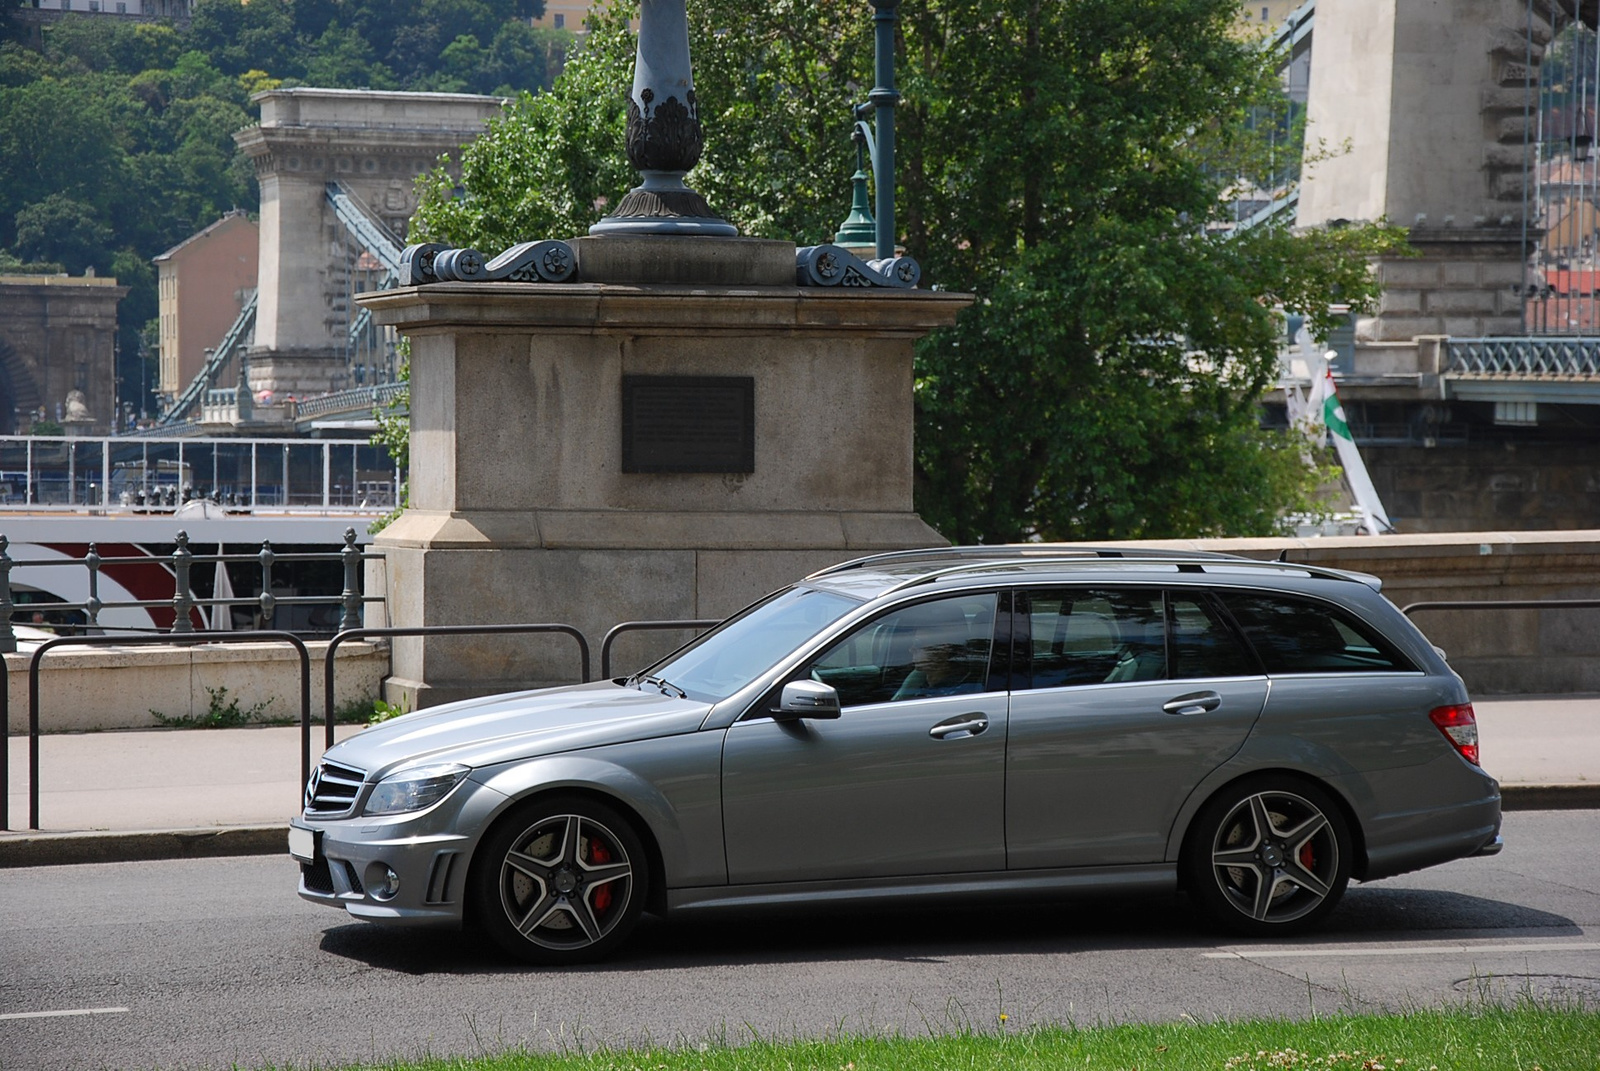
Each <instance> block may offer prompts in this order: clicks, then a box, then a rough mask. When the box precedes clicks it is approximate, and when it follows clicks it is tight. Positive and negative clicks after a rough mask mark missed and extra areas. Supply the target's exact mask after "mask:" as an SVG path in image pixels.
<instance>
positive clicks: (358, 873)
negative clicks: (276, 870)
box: [289, 781, 506, 926]
mask: <svg viewBox="0 0 1600 1071" xmlns="http://www.w3.org/2000/svg"><path fill="white" fill-rule="evenodd" d="M505 802H506V798H505V797H504V796H503V795H501V794H500V793H498V792H496V791H494V790H493V789H491V788H486V787H484V786H483V785H480V784H477V783H475V782H473V781H464V782H462V783H461V785H460V786H458V787H457V789H456V790H455V791H454V792H452V793H451V794H450V795H449V796H447V797H446V798H445V799H443V800H441V801H440V802H439V803H437V804H435V805H434V806H433V807H431V808H429V809H427V810H425V811H419V812H417V813H416V814H405V815H393V816H386V817H382V818H369V817H366V816H363V815H355V816H353V817H349V818H337V819H323V818H316V819H308V818H306V817H304V816H296V817H295V818H292V819H290V821H289V824H290V826H291V827H293V828H296V829H304V830H310V831H311V832H312V834H313V835H314V837H315V842H316V848H315V854H314V856H313V858H312V859H311V860H310V861H309V862H308V861H306V860H305V859H302V858H297V859H296V861H297V862H299V863H300V888H299V892H300V896H301V898H302V899H305V900H309V901H310V902H312V903H314V904H323V905H325V906H327V907H342V908H344V909H345V911H347V912H349V913H350V914H351V915H352V916H354V917H355V918H359V919H366V920H368V921H371V922H386V923H397V924H411V925H419V926H459V925H460V924H461V921H462V917H463V905H464V901H465V898H466V882H467V867H468V865H469V864H470V862H471V860H472V852H473V849H475V848H476V847H477V842H478V837H479V835H480V833H481V832H482V830H483V829H484V828H486V826H487V824H488V818H489V816H491V815H492V814H493V813H494V812H495V811H497V810H498V809H499V807H500V805H502V804H503V803H505ZM390 872H392V873H393V874H394V875H396V876H397V877H398V878H399V884H398V888H396V889H395V890H394V892H393V894H392V895H390V894H388V893H387V891H386V890H385V888H384V885H385V883H386V879H387V877H388V875H389V873H390Z"/></svg>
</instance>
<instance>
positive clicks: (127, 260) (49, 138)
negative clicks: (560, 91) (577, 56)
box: [0, 0, 573, 398]
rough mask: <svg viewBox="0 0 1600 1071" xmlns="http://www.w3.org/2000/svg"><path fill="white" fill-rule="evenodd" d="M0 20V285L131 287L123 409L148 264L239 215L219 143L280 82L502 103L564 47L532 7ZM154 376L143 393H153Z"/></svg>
mask: <svg viewBox="0 0 1600 1071" xmlns="http://www.w3.org/2000/svg"><path fill="white" fill-rule="evenodd" d="M15 6H16V5H15V4H13V3H7V4H5V5H4V7H3V8H0V28H3V29H4V31H5V32H4V33H3V34H0V273H16V272H34V273H38V272H60V271H66V272H69V273H71V274H74V275H77V274H82V273H83V271H84V270H85V269H88V268H93V269H94V270H95V271H96V272H97V273H99V274H102V275H115V276H116V277H117V279H118V281H119V282H122V283H125V284H127V285H129V286H131V287H132V288H133V289H132V291H131V292H130V293H129V295H128V296H127V298H125V299H124V300H123V302H122V305H121V307H120V309H119V326H120V331H119V336H120V345H119V351H120V355H121V361H120V364H119V367H118V375H119V376H120V377H121V379H122V396H123V397H124V398H136V397H137V396H138V391H139V385H140V381H141V376H140V369H139V366H138V362H139V360H140V358H141V355H144V356H145V358H146V359H147V360H150V361H153V360H154V349H155V347H154V337H153V333H152V328H153V324H152V321H153V320H154V319H155V317H156V276H155V267H154V265H153V264H152V263H151V258H153V257H155V256H157V255H159V254H160V253H162V252H164V251H165V250H167V249H169V248H171V247H172V246H173V245H175V244H177V243H178V242H180V241H182V240H183V239H184V238H186V237H188V236H189V235H191V234H193V233H194V232H195V231H197V230H199V229H200V228H202V227H204V226H206V225H207V224H209V223H211V222H213V221H214V220H216V219H217V218H218V217H219V216H221V215H222V214H223V213H225V212H227V211H229V210H230V209H232V208H243V209H246V210H249V211H254V210H255V209H256V207H257V204H256V198H257V193H256V187H255V181H254V179H253V177H252V173H251V169H250V165H249V161H248V160H247V159H246V158H245V157H244V156H243V154H241V153H240V152H239V151H238V149H237V147H236V146H235V145H234V142H233V134H234V132H235V131H236V130H239V129H240V128H241V127H244V126H246V125H248V124H249V123H251V122H253V121H254V120H255V118H256V115H255V109H254V107H253V106H252V105H251V103H250V97H251V95H252V94H254V93H256V92H259V91H261V90H263V89H272V88H276V87H279V86H292V85H315V86H326V87H333V88H350V89H353V88H361V87H366V88H371V89H404V90H429V91H437V92H461V93H491V94H500V95H507V96H509V95H512V94H515V93H517V92H520V91H530V92H537V91H539V90H542V89H545V88H547V87H548V86H549V85H550V84H551V82H552V81H553V80H554V78H555V76H556V75H557V74H558V73H559V72H560V69H561V66H562V64H563V63H564V62H565V58H566V56H567V54H568V53H569V52H570V51H571V49H572V45H573V37H572V35H571V34H569V33H568V32H567V31H565V30H547V29H541V28H536V27H534V26H532V25H531V24H530V22H529V19H530V18H531V17H535V16H537V15H539V14H541V13H542V12H543V8H544V3H543V0H249V2H248V3H246V2H244V0H199V2H198V3H196V5H195V11H194V18H193V20H192V21H191V22H190V24H189V25H187V26H176V25H173V24H171V23H168V22H146V21H135V20H130V19H121V18H112V17H104V16H98V15H91V14H87V13H85V14H67V15H64V16H62V17H61V18H59V19H58V20H54V21H48V22H44V23H42V24H40V23H24V22H23V21H22V20H21V18H20V17H19V16H17V15H16V14H13V13H11V9H12V8H14V7H15ZM154 379H155V376H154V374H153V371H150V374H148V375H147V376H146V381H147V382H149V383H153V382H154Z"/></svg>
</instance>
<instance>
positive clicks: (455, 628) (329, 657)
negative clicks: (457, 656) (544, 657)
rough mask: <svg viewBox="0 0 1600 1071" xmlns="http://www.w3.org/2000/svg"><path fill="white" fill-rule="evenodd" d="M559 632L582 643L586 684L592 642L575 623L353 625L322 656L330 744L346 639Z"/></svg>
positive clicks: (305, 759)
mask: <svg viewBox="0 0 1600 1071" xmlns="http://www.w3.org/2000/svg"><path fill="white" fill-rule="evenodd" d="M536 632H558V633H561V634H562V635H564V636H571V637H572V638H573V639H574V640H576V641H577V644H578V673H579V680H581V681H582V682H584V683H588V681H589V641H588V640H587V639H586V638H584V635H583V633H582V632H580V631H578V630H577V629H576V628H574V627H573V626H571V625H563V624H559V623H551V622H542V623H539V624H512V625H419V626H416V627H412V628H352V629H345V630H344V631H342V632H340V633H338V634H337V635H336V636H334V637H333V639H331V640H329V641H328V650H327V653H326V654H324V655H323V656H322V685H323V724H324V731H325V738H326V740H327V746H328V747H332V746H333V668H334V666H333V656H334V652H335V651H337V650H338V649H339V646H340V644H342V643H344V642H345V641H346V640H361V639H368V638H372V637H382V638H390V637H395V636H492V635H496V634H505V633H513V634H515V633H536ZM310 756H311V742H310V740H309V739H307V740H304V741H302V743H301V764H302V765H303V766H305V767H306V775H305V779H306V780H309V779H310V777H311V772H310V767H309V763H310Z"/></svg>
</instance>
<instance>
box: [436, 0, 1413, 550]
mask: <svg viewBox="0 0 1600 1071" xmlns="http://www.w3.org/2000/svg"><path fill="white" fill-rule="evenodd" d="M1236 8H1237V4H1236V3H1235V2H1234V0H921V2H916V3H905V4H903V5H902V22H901V25H900V32H899V37H898V41H897V55H898V58H897V63H898V71H899V76H900V83H901V87H902V91H903V92H904V94H905V101H904V103H903V104H902V106H901V108H900V112H899V134H900V146H899V148H900V155H899V160H900V171H899V178H900V182H899V189H898V208H899V222H900V234H901V236H902V237H903V240H904V243H905V245H906V247H907V249H908V251H909V253H910V254H911V255H913V256H915V257H916V258H917V259H918V260H919V261H920V262H921V263H922V265H923V267H924V272H925V275H924V278H925V280H926V281H927V282H929V283H934V284H938V285H941V286H944V287H946V288H949V289H960V290H966V291H970V292H972V293H974V294H975V295H976V296H977V302H976V303H975V304H974V305H973V307H972V308H971V309H970V310H968V311H967V312H966V313H965V314H963V316H962V317H961V319H960V321H959V322H958V324H957V325H956V326H955V327H954V328H952V329H950V330H947V331H942V332H939V333H937V334H935V335H934V336H932V337H931V338H929V339H927V340H926V341H925V342H924V343H923V344H922V345H921V346H920V347H919V350H918V354H917V366H916V369H917V379H916V407H917V427H918V437H917V470H916V478H917V506H918V509H919V510H921V511H922V513H923V515H924V516H925V517H927V518H928V519H929V520H930V521H931V522H932V523H934V524H935V525H936V526H937V527H939V528H940V530H941V531H943V532H944V533H945V534H946V535H947V536H950V537H951V538H953V539H956V540H958V541H963V542H968V541H999V540H1017V539H1031V538H1043V539H1081V538H1138V537H1160V536H1200V535H1217V534H1256V533H1266V532H1270V531H1272V530H1274V529H1275V528H1276V527H1277V526H1278V525H1279V524H1280V523H1281V522H1280V520H1279V518H1280V516H1281V513H1282V511H1283V510H1284V509H1285V508H1292V507H1296V506H1300V505H1303V504H1304V503H1305V502H1306V501H1307V496H1308V495H1309V494H1310V492H1311V490H1312V486H1313V483H1314V477H1315V474H1314V473H1313V472H1312V471H1311V470H1309V469H1308V468H1307V467H1306V466H1305V465H1304V464H1303V462H1302V460H1301V457H1300V449H1299V447H1298V445H1295V444H1291V443H1289V442H1288V441H1287V440H1286V439H1285V438H1284V437H1283V436H1281V435H1277V434H1273V433H1269V432H1266V431H1263V430H1262V429H1261V427H1260V420H1259V402H1260V398H1261V395H1262V393H1263V391H1264V390H1265V389H1266V388H1267V387H1268V386H1270V384H1271V382H1272V379H1273V377H1274V375H1275V373H1276V353H1277V341H1278V338H1279V337H1280V334H1281V331H1282V318H1281V312H1280V310H1287V311H1292V312H1298V313H1302V314H1306V315H1308V316H1309V317H1310V318H1311V320H1312V322H1313V325H1314V326H1316V327H1320V328H1322V329H1327V328H1328V327H1330V326H1331V318H1330V316H1329V314H1328V311H1327V309H1328V304H1329V303H1330V302H1331V301H1335V300H1337V301H1342V302H1344V303H1347V304H1349V305H1350V306H1352V307H1354V308H1356V309H1358V310H1359V309H1365V308H1368V307H1370V304H1371V302H1372V301H1373V299H1374V298H1375V284H1374V282H1373V280H1372V278H1371V276H1370V273H1369V272H1368V270H1367V257H1368V255H1370V254H1372V253H1374V252H1377V251H1380V250H1392V249H1394V248H1397V245H1398V243H1399V242H1400V238H1399V236H1398V234H1397V232H1395V231H1392V230H1388V229H1384V228H1351V229H1347V230H1343V231H1316V232H1312V233H1308V234H1295V233H1291V232H1289V231H1288V230H1286V229H1284V228H1282V227H1268V228H1258V229H1255V230H1251V231H1246V232H1239V233H1234V232H1231V231H1229V230H1227V229H1226V228H1225V227H1224V226H1223V224H1224V223H1225V219H1224V216H1225V210H1226V204H1225V201H1224V199H1223V196H1222V195H1223V193H1224V192H1225V190H1226V188H1227V187H1228V185H1229V183H1230V181H1232V176H1234V175H1237V174H1241V173H1245V172H1249V171H1251V170H1253V169H1258V168H1260V167H1263V166H1265V165H1264V160H1265V150H1264V147H1263V145H1262V144H1261V142H1260V139H1259V138H1258V137H1256V136H1255V134H1254V133H1253V131H1255V130H1259V129H1262V128H1263V127H1266V126H1269V125H1270V124H1264V123H1262V122H1261V117H1262V115H1263V114H1270V113H1271V112H1272V111H1273V109H1281V106H1282V96H1281V93H1280V91H1279V89H1278V84H1277V80H1276V73H1275V65H1274V62H1273V57H1271V56H1269V55H1267V54H1265V53H1263V52H1262V51H1261V50H1260V49H1259V48H1258V47H1257V46H1256V45H1255V44H1254V43H1252V42H1248V41H1242V40H1240V39H1238V38H1237V37H1236V36H1235V35H1234V34H1233V33H1232V32H1231V30H1232V22H1233V19H1234V17H1235V15H1236ZM691 23H692V26H691V32H692V38H693V48H694V51H695V57H696V92H697V97H698V99H699V101H700V105H701V115H702V118H703V120H704V121H705V124H706V126H707V150H706V153H705V156H704V158H703V159H702V162H701V164H700V166H699V167H698V168H697V169H696V171H695V173H694V174H693V175H692V176H691V177H690V181H691V183H692V184H693V185H695V187H696V188H698V189H700V190H701V191H702V192H704V193H706V194H707V195H708V196H709V197H710V199H711V201H712V204H713V205H714V206H715V207H717V208H718V209H719V210H720V211H722V212H723V213H724V214H725V215H726V216H727V217H728V218H730V219H731V220H733V221H735V222H737V223H738V224H740V226H741V228H742V229H743V230H744V232H745V233H750V234H757V235H763V236H768V237H777V238H787V239H790V240H793V241H796V242H798V243H800V244H814V243H816V242H820V241H827V240H829V239H830V238H831V234H832V231H833V229H834V227H835V225H836V224H837V221H838V220H839V219H840V218H841V217H842V216H843V214H844V209H845V207H846V205H847V190H846V182H847V177H848V175H849V173H850V171H851V170H853V152H852V149H851V147H850V144H849V141H848V134H849V129H850V124H851V113H850V106H851V105H852V104H854V103H856V102H858V101H860V100H862V99H863V98H864V97H865V95H866V91H867V88H869V87H870V85H871V75H872V67H871V38H870V32H871V31H870V25H869V20H868V18H867V17H866V13H865V12H864V10H863V8H862V6H861V5H860V4H859V3H853V2H849V0H792V2H790V3H785V4H781V5H767V4H757V3H755V2H754V0H705V2H704V3H700V4H696V5H693V6H692V7H691ZM590 31H591V32H590V33H589V35H588V47H587V49H586V51H585V52H584V53H583V54H581V55H580V56H578V57H576V58H575V59H574V60H573V61H572V62H571V63H570V64H569V66H568V68H567V70H566V72H565V73H564V74H563V75H562V77H561V78H560V79H558V80H557V81H556V83H555V85H554V87H553V89H552V91H551V92H549V93H546V94H542V95H540V96H539V97H537V98H524V99H522V100H520V101H519V102H518V103H517V104H516V106H515V107H514V108H513V109H512V110H511V111H510V112H509V113H508V114H507V116H506V117H505V119H504V120H502V121H501V122H499V123H498V124H496V125H495V126H494V127H493V128H492V130H491V131H490V133H489V134H488V135H487V136H486V137H484V138H482V139H480V140H479V141H478V142H476V143H474V144H473V145H472V146H471V147H469V148H468V149H467V150H466V151H465V152H464V154H463V157H462V160H461V165H462V176H463V177H462V181H461V183H460V188H459V189H458V188H457V186H456V184H455V183H454V182H453V181H451V180H450V179H449V178H448V176H447V175H446V174H445V173H444V172H442V171H440V172H437V173H435V174H434V175H432V176H431V177H430V179H429V184H428V188H427V190H426V192H425V196H424V199H423V204H422V207H421V209H420V211H419V216H418V220H417V225H418V229H419V231H420V233H423V234H426V235H427V236H429V237H430V238H434V239H438V240H445V241H450V242H455V243H461V244H472V245H477V246H478V247H479V248H482V249H484V250H486V251H491V252H497V251H498V250H500V249H503V248H505V247H506V246H508V245H510V244H513V243H514V242H517V241H525V240H527V239H530V238H537V237H544V236H559V235H571V234H578V233H582V232H583V230H584V229H585V228H586V227H587V226H588V225H589V224H590V223H591V222H593V221H594V219H595V218H597V217H598V216H600V215H602V214H603V212H604V207H605V205H606V204H607V203H615V199H616V198H617V197H618V196H619V195H620V194H621V193H622V192H623V190H624V189H625V188H626V187H627V186H628V185H631V184H632V183H633V182H634V181H636V179H635V177H634V176H633V175H632V174H631V172H629V171H628V170H627V168H626V165H625V164H622V163H621V131H622V125H623V124H622V114H621V111H622V107H621V106H622V95H623V93H624V91H625V90H624V87H625V86H626V85H627V82H628V74H627V71H628V68H629V59H628V37H627V34H626V30H625V27H624V25H623V23H622V21H621V19H620V17H619V16H618V15H617V14H616V13H614V12H613V13H601V14H600V15H599V16H594V17H592V24H591V27H590Z"/></svg>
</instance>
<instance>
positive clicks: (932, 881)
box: [667, 863, 1178, 914]
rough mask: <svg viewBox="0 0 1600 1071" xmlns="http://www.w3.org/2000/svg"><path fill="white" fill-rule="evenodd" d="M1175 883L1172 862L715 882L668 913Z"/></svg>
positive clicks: (1144, 888)
mask: <svg viewBox="0 0 1600 1071" xmlns="http://www.w3.org/2000/svg"><path fill="white" fill-rule="evenodd" d="M1177 887H1178V869H1177V866H1176V865H1175V864H1172V863H1154V864H1150V865H1148V866H1104V867H1077V868H1073V869H1070V870H1026V871H1004V870H1001V871H984V872H979V873H975V874H939V875H917V876H911V877H894V878H855V879H850V880H837V881H791V882H778V883H773V884H768V885H716V886H704V887H700V888H690V889H669V890H667V911H668V912H669V913H671V914H679V913H682V914H689V913H691V912H698V911H702V910H705V909H707V908H711V909H715V908H749V907H783V906H801V905H811V906H817V905H834V904H840V905H845V904H862V905H871V904H875V903H879V902H893V903H897V904H901V903H907V902H910V903H927V904H938V903H960V902H962V901H964V900H976V899H984V898H989V897H993V896H1005V897H1016V898H1019V899H1026V898H1033V899H1051V898H1054V897H1068V896H1073V895H1088V894H1104V893H1112V892H1119V893H1120V892H1127V893H1160V892H1171V891H1173V890H1175V889H1176V888H1177Z"/></svg>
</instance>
